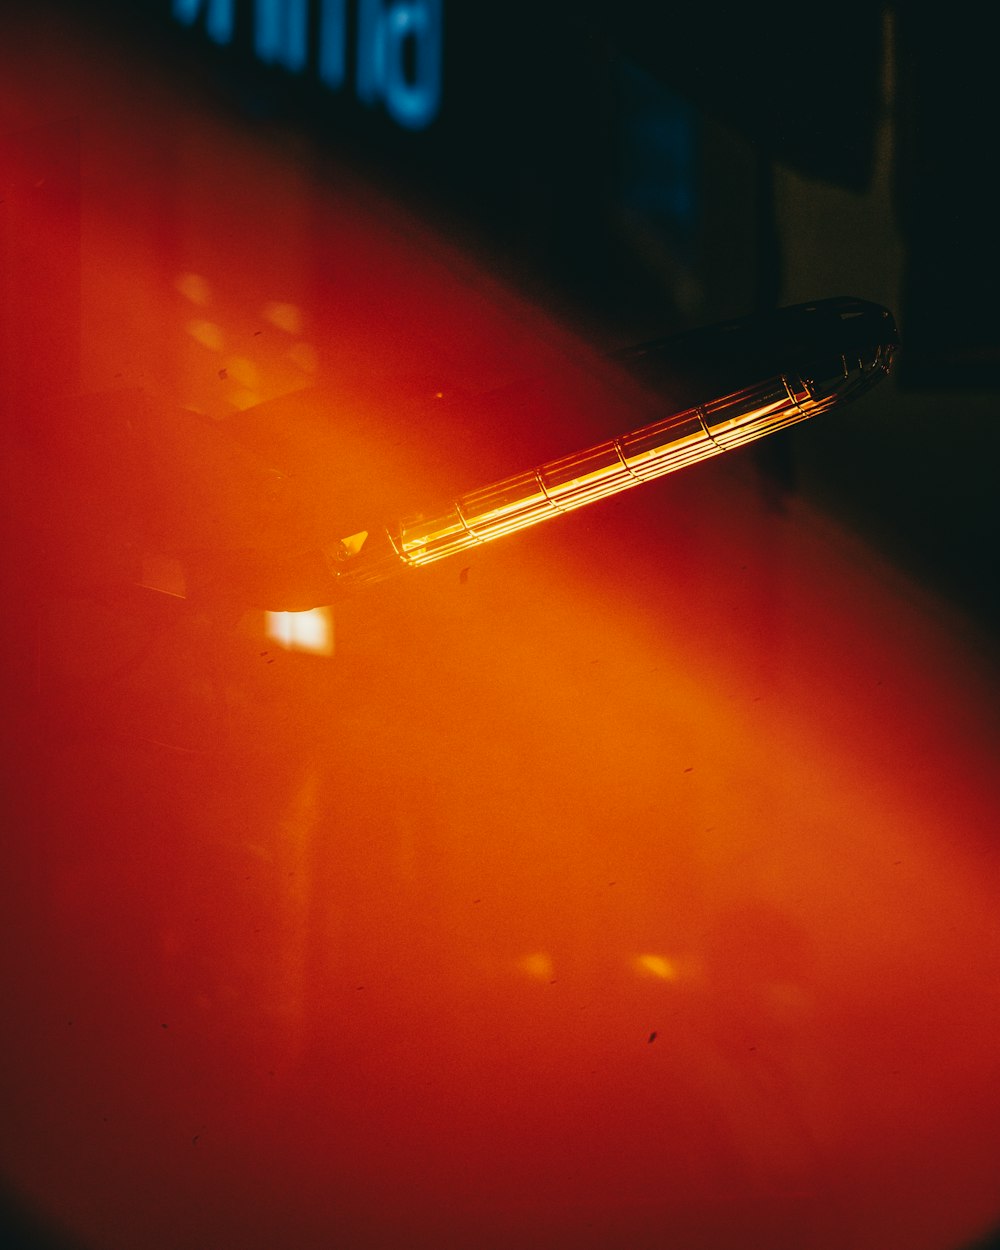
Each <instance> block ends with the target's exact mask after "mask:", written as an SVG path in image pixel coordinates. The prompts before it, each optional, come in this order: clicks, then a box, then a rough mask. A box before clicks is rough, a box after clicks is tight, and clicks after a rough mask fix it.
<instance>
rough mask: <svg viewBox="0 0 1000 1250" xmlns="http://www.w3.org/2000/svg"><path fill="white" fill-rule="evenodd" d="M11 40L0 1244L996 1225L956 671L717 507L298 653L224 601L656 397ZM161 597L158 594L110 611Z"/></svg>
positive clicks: (768, 1242) (979, 761)
mask: <svg viewBox="0 0 1000 1250" xmlns="http://www.w3.org/2000/svg"><path fill="white" fill-rule="evenodd" d="M16 34H17V40H18V41H17V42H15V43H11V44H8V48H7V51H6V52H5V69H4V74H3V80H2V86H0V102H2V112H0V119H2V122H3V126H2V133H3V134H4V135H7V136H15V137H17V141H16V142H15V141H14V139H10V140H9V141H8V143H7V145H6V147H5V148H4V153H5V161H6V165H5V179H6V181H5V199H6V204H5V208H6V216H5V218H4V221H5V235H4V253H3V256H4V265H5V271H4V272H5V275H6V278H7V282H6V286H5V296H4V323H3V324H4V326H5V334H6V343H7V360H8V365H9V368H10V369H11V370H12V372H11V373H10V377H11V378H13V379H14V381H13V382H12V383H11V384H10V385H9V386H8V387H7V391H6V396H7V404H6V411H5V428H4V431H3V437H4V445H5V451H4V460H5V465H6V478H7V482H8V484H7V485H6V486H5V492H6V495H5V529H6V533H5V537H4V542H5V546H6V549H7V552H8V556H9V570H10V571H9V576H8V579H7V592H6V595H5V599H6V602H5V606H4V617H5V620H4V637H5V654H6V656H7V669H8V670H9V671H8V674H7V676H8V683H7V684H8V689H9V713H8V715H7V717H6V724H5V730H6V732H7V736H8V739H9V740H8V744H7V748H6V752H5V762H6V766H7V768H6V771H7V774H8V775H7V779H6V782H5V789H6V793H7V795H8V804H7V807H8V813H9V819H8V821H7V830H6V834H5V838H4V857H5V869H4V874H3V876H4V904H3V905H4V917H5V928H6V941H5V944H4V954H3V974H4V999H5V1006H6V1013H5V1015H6V1021H7V1023H6V1026H5V1029H4V1035H3V1042H2V1052H3V1062H2V1064H0V1086H2V1104H3V1106H4V1109H5V1110H4V1115H3V1118H2V1128H0V1172H2V1175H3V1177H4V1179H5V1181H6V1183H7V1186H8V1188H9V1190H10V1191H11V1192H12V1193H13V1194H14V1195H16V1196H17V1197H18V1198H19V1199H20V1200H21V1201H22V1202H23V1203H25V1204H26V1205H27V1206H28V1207H29V1208H30V1209H31V1210H33V1211H35V1212H36V1213H38V1214H39V1215H40V1216H42V1217H44V1218H45V1219H46V1220H47V1221H49V1222H51V1223H52V1224H53V1225H54V1226H57V1227H59V1228H61V1229H63V1230H65V1231H66V1232H67V1233H69V1234H72V1235H73V1236H74V1237H75V1238H76V1239H78V1241H79V1242H81V1243H82V1244H84V1245H86V1246H88V1247H94V1248H95V1250H131V1248H133V1247H135V1248H138V1247H141V1248H142V1250H161V1248H162V1250H173V1248H175V1247H180V1246H185V1247H187V1246H190V1247H195V1246H197V1247H202V1246H204V1247H213V1248H214V1247H239V1250H270V1248H272V1247H275V1246H279V1245H282V1246H293V1247H296V1248H300V1250H305V1248H311V1247H315V1248H317V1250H319V1248H321V1247H322V1248H326V1247H330V1246H338V1247H345V1248H347V1247H350V1248H351V1250H354V1248H357V1250H368V1248H370V1247H383V1246H400V1247H404V1246H405V1247H408V1248H410V1247H413V1248H416V1247H428V1248H430V1247H434V1248H435V1250H440V1248H443V1247H468V1246H480V1247H494V1248H496V1250H501V1248H506V1247H509V1246H515V1245H517V1246H531V1247H538V1248H539V1250H549V1248H553V1250H554V1248H555V1247H574V1248H580V1247H594V1248H598V1247H600V1248H604V1247H619V1246H621V1247H629V1248H630V1250H638V1248H640V1247H663V1246H671V1247H684V1248H685V1250H702V1248H705V1250H708V1248H710V1247H711V1248H715V1247H730V1246H736V1245H739V1246H741V1247H761V1248H762V1250H763V1248H765V1247H766V1248H768V1250H780V1248H782V1247H788V1248H790V1250H791V1248H799V1247H809V1248H810V1250H826V1248H829V1250H834V1248H835V1247H836V1248H837V1250H842V1248H843V1247H847V1246H850V1247H852V1248H853V1250H867V1248H871V1250H885V1248H886V1247H894V1248H899V1250H944V1248H945V1247H952V1246H956V1245H957V1244H958V1243H959V1242H960V1241H961V1240H962V1239H964V1238H968V1237H971V1236H972V1235H974V1234H975V1233H977V1232H978V1231H981V1230H982V1229H984V1228H985V1227H986V1226H988V1225H989V1224H990V1223H991V1222H992V1221H994V1220H995V1219H996V1218H997V1217H998V1216H1000V1187H998V1179H997V1168H996V1160H997V1158H998V1156H1000V1127H998V1125H1000V1114H998V1112H1000V1094H998V1089H1000V1085H998V1082H997V1049H996V1036H997V1025H998V1023H1000V998H998V971H1000V934H998V931H997V925H996V911H997V885H996V881H997V873H996V869H997V854H998V843H997V839H996V832H997V783H996V758H997V756H996V750H997V745H998V734H997V722H996V708H997V683H996V673H995V667H994V666H993V664H992V662H991V657H990V655H989V651H988V648H986V646H985V645H984V643H983V640H982V639H981V638H980V637H979V636H978V635H977V633H976V631H975V629H974V628H973V626H972V625H971V624H969V623H968V622H967V621H965V620H963V619H962V618H961V617H959V616H958V615H957V613H955V612H954V611H953V610H952V609H950V608H949V607H948V606H947V605H946V604H944V603H943V602H940V601H938V600H935V599H934V598H933V597H932V596H931V595H930V594H929V593H928V592H926V591H925V590H924V589H922V588H921V587H920V586H919V585H917V584H915V583H913V582H912V581H909V580H907V579H906V578H905V577H904V576H903V575H902V574H900V573H899V572H897V571H896V570H894V569H893V568H892V567H891V566H890V565H888V564H887V563H886V562H885V561H884V560H883V559H882V558H881V557H880V556H879V554H878V552H877V551H875V550H873V549H872V547H871V546H869V545H868V544H867V543H866V541H865V538H864V536H863V535H859V534H857V533H852V532H849V531H848V530H846V529H845V528H843V526H841V525H839V524H837V523H835V522H834V521H833V520H832V519H830V518H829V517H827V516H824V515H822V514H821V513H820V512H819V511H817V510H816V508H815V507H813V506H812V505H810V503H809V502H808V501H807V500H804V499H801V498H793V499H791V500H788V501H784V502H776V501H775V500H774V499H773V497H769V495H768V493H767V492H766V491H764V490H762V488H761V484H760V482H759V480H758V478H757V476H756V474H755V471H754V469H753V466H752V464H751V463H750V461H748V460H747V458H746V457H744V456H741V455H740V454H738V453H737V454H734V455H733V456H732V457H730V458H728V459H726V460H722V461H717V462H711V463H709V464H707V465H703V466H699V467H696V468H693V469H691V470H688V471H685V472H684V473H682V474H680V475H679V476H677V477H673V478H670V479H669V480H666V481H663V482H661V483H658V484H654V485H651V486H649V487H647V488H645V489H643V490H640V491H636V492H634V493H630V494H628V495H626V496H624V497H621V498H618V499H615V500H612V501H609V502H606V503H604V504H602V505H598V506H596V507H595V508H593V509H589V510H587V511H586V512H584V513H580V514H578V515H576V516H575V517H572V518H567V519H565V520H562V521H560V522H558V523H557V524H554V525H552V526H548V527H541V528H540V529H537V530H534V531H532V532H530V533H525V534H522V535H520V536H516V537H514V538H512V539H510V540H509V541H507V542H505V543H499V544H496V545H494V546H492V547H490V548H487V549H485V550H482V551H481V552H477V553H475V554H474V555H473V556H471V557H469V558H468V559H465V558H460V559H459V560H457V561H454V562H450V563H449V562H445V563H442V564H441V565H438V566H436V567H434V568H432V569H427V570H423V571H416V572H413V573H406V574H405V575H402V576H401V577H400V578H399V579H397V580H396V581H393V582H389V583H386V584H384V585H382V586H379V587H376V588H373V589H372V590H371V591H369V592H368V593H366V594H359V595H358V596H356V597H354V598H352V599H350V600H348V601H346V602H344V603H342V604H338V605H337V607H336V631H337V639H336V650H335V654H334V655H333V656H323V655H314V654H305V653H297V652H294V651H289V650H285V649H283V648H282V647H281V646H280V645H279V644H278V643H277V642H276V641H275V640H274V639H273V638H271V637H268V636H267V634H266V633H265V625H264V618H263V616H262V614H261V613H260V612H259V611H256V610H254V609H253V607H252V605H249V604H248V603H246V602H244V601H242V600H241V598H240V594H239V587H238V586H237V588H236V589H234V587H233V583H232V579H231V577H230V572H231V566H232V560H233V555H232V553H233V552H234V551H243V550H244V549H252V550H253V551H254V552H255V553H256V557H259V558H260V560H262V561H263V562H264V563H265V564H266V563H267V559H268V558H269V557H270V555H271V554H272V553H273V554H275V555H278V554H281V553H284V552H287V551H289V550H293V549H294V550H298V549H300V548H301V549H306V548H308V547H309V545H310V544H311V543H313V542H314V541H315V540H316V539H317V537H319V538H331V537H332V538H337V537H340V536H342V535H345V534H350V533H353V532H354V531H356V530H358V529H360V528H366V527H367V526H368V525H369V524H371V523H374V522H377V521H379V520H380V519H383V518H384V519H391V518H393V517H395V516H397V515H399V514H400V513H402V512H405V511H408V510H417V509H420V508H422V507H424V506H428V507H429V506H432V505H434V504H435V503H437V502H440V501H442V500H443V499H447V498H448V493H449V492H454V493H458V492H461V491H464V490H466V489H469V488H471V487H473V486H476V485H478V484H480V483H482V482H487V481H490V480H492V479H494V478H496V477H499V476H501V475H503V474H505V473H508V472H512V471H514V470H516V469H519V468H522V467H529V466H530V465H531V464H534V463H537V462H539V461H541V460H544V459H546V458H548V457H550V456H553V455H556V454H559V453H561V452H564V451H565V452H568V451H572V450H575V449H576V448H578V447H582V446H585V445H587V444H588V443H590V442H594V441H596V440H597V439H598V438H600V437H603V436H606V435H608V434H613V433H617V432H620V431H621V430H624V429H628V428H634V427H635V426H636V425H638V424H641V414H642V413H643V411H644V407H643V405H644V404H648V403H650V402H651V401H650V397H648V396H643V395H640V394H638V393H637V392H635V390H634V388H633V387H632V385H631V384H630V383H629V382H628V381H627V380H626V379H625V378H624V377H621V376H619V375H618V374H617V373H615V372H614V370H613V369H612V368H611V367H610V366H608V365H606V364H604V363H602V361H601V360H600V359H599V358H598V356H597V355H596V353H595V352H594V350H593V349H592V348H591V347H590V346H588V344H586V343H585V342H584V341H583V340H582V339H580V338H578V337H577V336H576V335H574V333H573V332H572V330H571V329H569V328H566V327H563V326H559V325H557V324H555V323H554V322H553V321H552V320H551V319H550V318H549V317H547V316H546V315H545V314H543V313H542V312H541V311H540V310H539V309H538V308H536V307H533V306H532V305H531V304H530V302H528V301H526V300H525V299H524V298H523V297H520V296H518V295H517V294H516V293H514V292H513V291H511V290H509V289H505V287H504V286H503V283H502V281H501V280H500V279H499V278H498V277H497V276H496V275H494V274H490V273H488V272H486V271H484V269H483V268H482V267H480V266H479V265H478V264H477V263H476V260H475V258H474V257H471V256H469V255H467V254H463V253H462V252H461V251H460V250H458V249H457V248H455V247H453V246H452V245H450V244H449V242H448V241H447V239H446V238H445V237H444V232H443V231H442V232H435V231H433V230H431V229H429V228H428V227H427V226H426V225H424V224H420V223H418V222H417V221H416V220H415V219H411V218H409V217H407V216H406V214H405V213H404V212H403V211H402V210H401V209H400V208H399V207H398V206H394V205H393V204H391V203H389V202H388V201H387V200H386V198H385V197H384V196H381V195H379V194H376V193H375V192H374V191H373V190H371V189H370V188H368V187H366V186H364V185H363V184H362V183H360V182H359V181H358V180H356V179H355V178H353V177H352V176H351V175H349V174H348V173H347V172H346V171H345V170H344V169H342V168H340V167H338V166H336V165H334V164H332V163H329V162H328V163H327V164H326V165H324V163H323V159H322V158H320V157H317V155H316V154H315V153H314V152H312V150H311V149H309V148H308V147H307V146H306V145H305V144H301V143H297V142H295V141H292V140H290V139H289V137H288V136H287V135H285V134H283V133H282V132H281V131H279V130H277V129H275V128H272V127H269V126H267V125H261V126H259V127H257V128H250V127H248V126H247V125H246V124H237V123H235V122H233V121H227V120H226V119H225V118H224V116H223V115H222V114H221V113H220V114H214V115H213V114H212V113H211V112H209V111H206V110H205V109H204V108H202V107H201V106H196V105H195V104H194V103H189V102H187V101H186V99H185V97H184V95H183V94H182V93H180V92H179V91H177V90H175V89H174V88H172V87H170V86H169V85H167V84H166V82H165V81H161V80H160V78H159V76H158V74H156V73H154V72H152V71H150V72H149V74H148V75H144V76H143V77H142V78H141V79H140V78H138V77H137V76H136V74H135V71H134V67H131V68H130V67H128V66H127V65H124V64H123V63H122V60H121V57H120V55H116V51H115V49H114V47H113V46H112V45H109V44H102V43H99V42H98V41H96V40H95V41H93V43H90V42H88V40H87V39H86V38H85V37H84V36H83V34H82V32H81V31H80V30H77V29H73V28H71V27H67V28H66V29H61V28H53V29H47V30H46V31H44V32H42V31H39V30H36V29H33V28H32V27H31V25H30V23H28V22H25V24H24V25H23V26H22V27H21V28H20V29H19V30H18V31H17V32H16ZM15 48H16V51H17V55H13V54H12V49H15ZM25 134H28V135H29V140H25V139H24V136H25ZM60 171H61V172H60ZM39 178H41V179H42V183H39V182H38V179H39ZM46 178H49V179H58V178H61V179H62V181H61V182H58V186H57V189H56V191H53V192H52V194H51V195H50V196H49V198H48V199H46V198H45V196H46V194H47V192H46V185H45V179H46ZM49 189H50V190H51V186H50V188H49ZM32 197H34V198H32ZM39 197H41V199H39ZM39 205H41V207H39ZM18 214H19V215H18ZM18 292H20V294H19V295H18V294H17V293H18ZM31 292H34V293H35V295H34V297H32V296H31V294H30V293H31ZM32 300H33V302H32ZM46 345H48V346H46ZM74 353H75V356H74ZM15 359H16V361H17V362H19V363H18V365H17V368H16V369H15V366H14V361H15ZM67 361H69V362H70V363H67ZM18 370H20V371H19V372H18ZM32 379H34V382H33V381H32ZM863 402H864V403H865V404H867V405H868V407H869V410H870V411H872V412H875V411H877V406H878V404H879V397H878V391H876V392H874V393H873V394H872V395H871V396H869V397H867V398H866V399H865V400H864V401H863ZM637 414H640V419H639V420H637V419H636V416H637ZM821 419H822V420H831V421H834V420H836V419H837V416H836V414H833V415H830V416H827V417H825V418H821ZM261 553H263V554H261ZM256 557H255V558H256ZM152 565H155V566H156V567H157V568H159V569H160V575H159V580H160V582H161V583H162V582H163V581H164V579H165V578H166V580H167V581H169V578H170V576H174V575H175V574H176V570H177V569H178V568H183V569H185V570H187V576H188V586H187V590H188V597H187V598H185V599H178V598H175V597H171V596H169V595H166V594H157V593H155V592H152V591H148V590H147V591H139V590H137V589H136V587H135V584H134V583H135V582H136V581H138V580H141V576H140V575H139V573H137V570H142V569H146V570H147V571H148V569H149V568H150V567H151V566H152ZM164 569H166V570H167V573H163V570H164ZM170 570H173V571H174V572H173V573H171V572H170ZM147 580H148V578H147ZM154 580H155V578H154Z"/></svg>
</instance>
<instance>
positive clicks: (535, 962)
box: [519, 951, 555, 981]
mask: <svg viewBox="0 0 1000 1250" xmlns="http://www.w3.org/2000/svg"><path fill="white" fill-rule="evenodd" d="M519 966H520V968H521V971H522V972H524V973H525V974H526V975H527V976H529V977H531V978H532V979H533V980H535V981H551V980H552V979H553V978H554V976H555V969H554V968H553V965H552V956H551V955H548V954H547V953H546V952H545V951H535V952H534V953H533V954H531V955H525V957H524V958H523V959H522V960H521V962H520V965H519Z"/></svg>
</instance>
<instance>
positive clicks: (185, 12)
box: [173, 0, 235, 43]
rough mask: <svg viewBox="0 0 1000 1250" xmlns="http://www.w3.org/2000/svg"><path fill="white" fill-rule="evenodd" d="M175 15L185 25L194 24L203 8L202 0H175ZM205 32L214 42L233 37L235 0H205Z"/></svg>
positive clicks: (225, 40) (224, 41) (222, 41)
mask: <svg viewBox="0 0 1000 1250" xmlns="http://www.w3.org/2000/svg"><path fill="white" fill-rule="evenodd" d="M173 5H174V7H173V15H174V17H176V18H177V20H178V21H179V22H183V23H184V25H185V26H193V25H194V23H195V22H196V21H197V19H198V16H199V14H200V12H201V9H202V0H173ZM204 7H205V10H206V13H205V33H206V34H207V35H208V37H209V39H211V40H212V41H213V42H214V43H229V42H230V40H231V39H232V37H233V21H234V18H233V11H234V8H235V3H234V0H204Z"/></svg>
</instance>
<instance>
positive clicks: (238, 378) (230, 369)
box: [223, 356, 260, 390]
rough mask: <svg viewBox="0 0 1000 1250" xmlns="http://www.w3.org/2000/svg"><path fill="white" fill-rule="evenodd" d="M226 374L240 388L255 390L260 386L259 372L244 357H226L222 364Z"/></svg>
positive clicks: (250, 361)
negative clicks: (237, 383)
mask: <svg viewBox="0 0 1000 1250" xmlns="http://www.w3.org/2000/svg"><path fill="white" fill-rule="evenodd" d="M223 368H224V369H225V371H226V374H227V375H228V376H229V377H231V378H232V379H233V381H234V382H239V383H240V384H241V385H242V386H245V387H248V388H250V389H254V390H255V389H256V388H257V387H259V386H260V370H259V369H258V368H257V366H256V365H255V364H254V362H253V361H252V360H249V359H247V357H246V356H227V357H226V359H225V361H224V362H223Z"/></svg>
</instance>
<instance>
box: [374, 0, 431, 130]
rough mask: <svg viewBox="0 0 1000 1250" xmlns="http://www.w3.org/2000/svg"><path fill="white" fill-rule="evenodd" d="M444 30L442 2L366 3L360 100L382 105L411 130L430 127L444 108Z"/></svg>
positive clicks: (427, 0)
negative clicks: (442, 92) (442, 78)
mask: <svg viewBox="0 0 1000 1250" xmlns="http://www.w3.org/2000/svg"><path fill="white" fill-rule="evenodd" d="M441 25H442V23H441V0H392V2H391V3H389V4H388V5H385V4H384V3H383V0H361V3H360V6H359V10H358V69H357V84H356V86H357V93H358V98H359V99H360V100H363V101H364V103H366V104H375V103H376V102H378V101H379V100H381V101H382V102H383V103H384V104H385V107H386V109H387V110H388V112H389V114H390V116H391V117H393V118H394V119H395V120H396V121H397V122H398V123H399V124H400V125H401V126H405V127H406V128H407V129H408V130H421V129H422V128H423V127H424V126H427V125H429V124H430V123H431V122H432V121H433V120H434V118H435V117H436V116H437V112H438V108H439V107H440V103H441ZM408 53H409V56H408ZM408 70H409V71H410V72H408Z"/></svg>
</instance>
